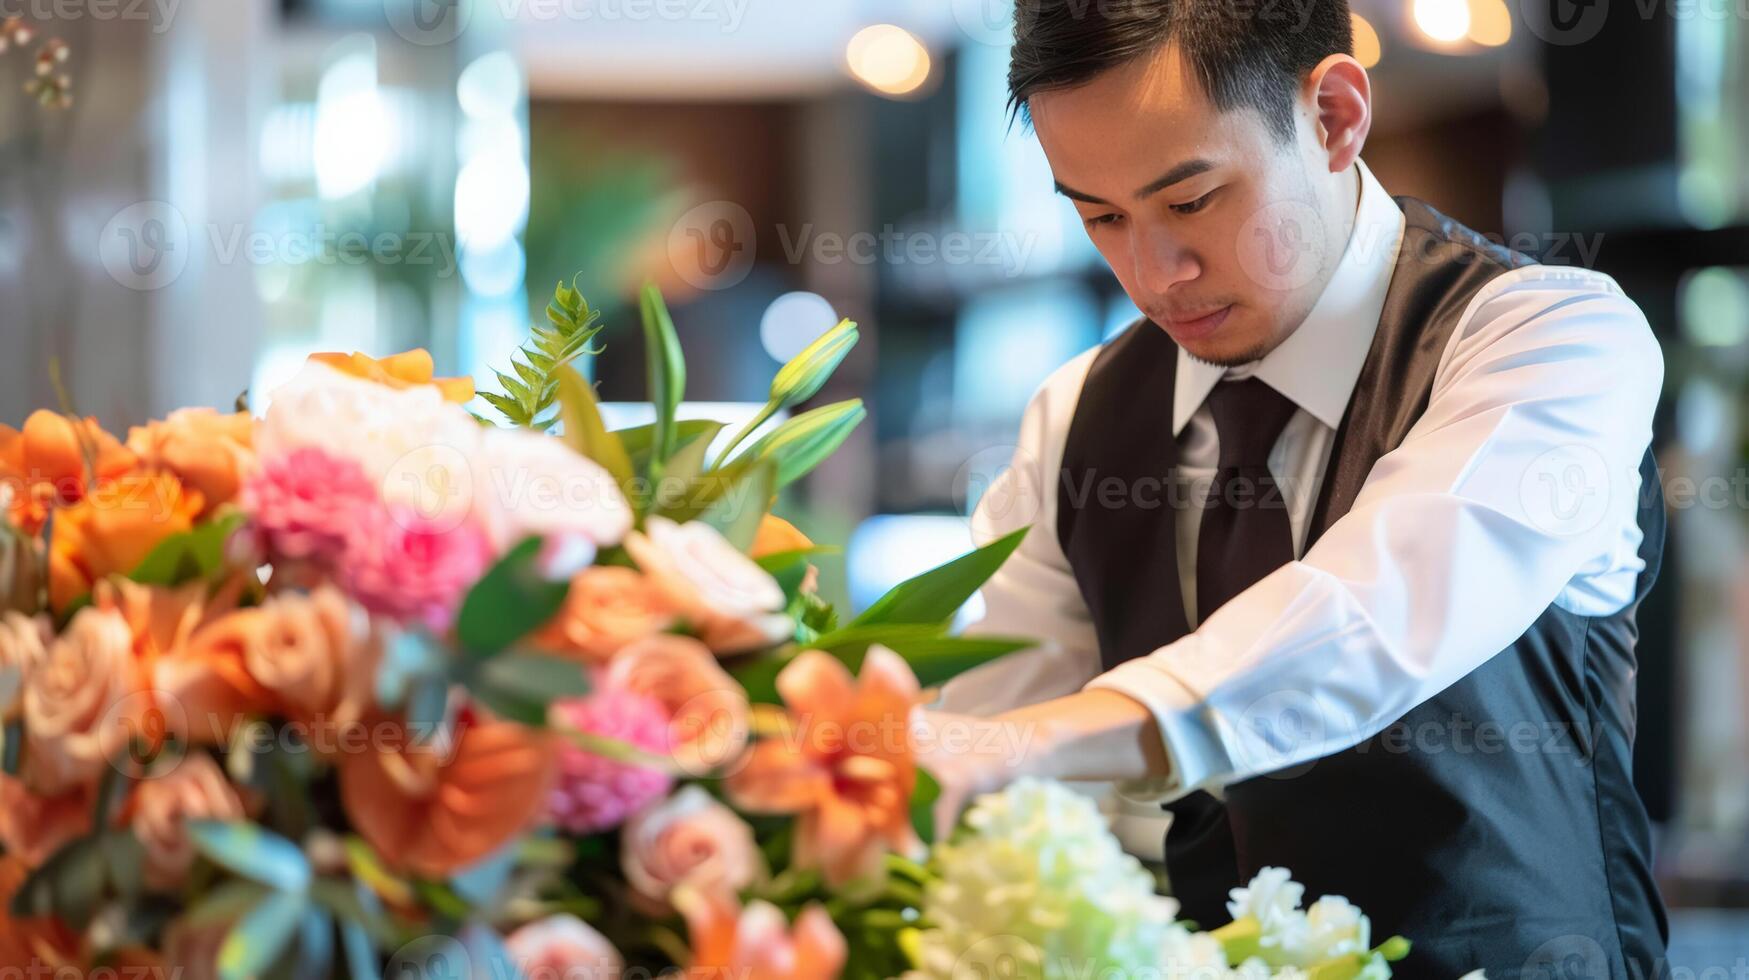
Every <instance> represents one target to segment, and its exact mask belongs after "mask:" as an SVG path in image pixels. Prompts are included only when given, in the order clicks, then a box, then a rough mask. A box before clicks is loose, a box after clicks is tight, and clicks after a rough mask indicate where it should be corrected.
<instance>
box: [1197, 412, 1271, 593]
mask: <svg viewBox="0 0 1749 980" xmlns="http://www.w3.org/2000/svg"><path fill="white" fill-rule="evenodd" d="M1208 407H1209V413H1210V414H1211V415H1213V416H1214V418H1215V435H1216V438H1217V439H1218V441H1219V442H1220V461H1219V462H1218V463H1217V464H1216V466H1217V469H1216V470H1215V478H1214V481H1213V482H1212V483H1211V484H1210V485H1209V493H1208V499H1207V500H1206V501H1205V502H1204V503H1203V508H1202V527H1201V530H1199V531H1198V532H1197V540H1196V619H1197V622H1198V623H1199V624H1200V623H1206V622H1208V618H1209V616H1210V615H1211V614H1212V613H1214V611H1215V610H1216V609H1219V608H1221V607H1222V606H1224V605H1226V603H1227V600H1229V599H1231V598H1233V597H1234V596H1236V595H1238V594H1239V593H1241V592H1243V591H1245V590H1246V589H1248V588H1250V587H1251V586H1252V584H1254V583H1255V582H1257V580H1258V579H1261V578H1263V577H1264V576H1265V575H1268V574H1269V573H1270V572H1273V571H1275V570H1276V569H1277V568H1280V567H1281V566H1283V565H1285V564H1287V563H1288V562H1290V561H1293V559H1294V536H1293V526H1292V524H1291V523H1290V522H1289V521H1288V516H1287V502H1286V500H1284V499H1283V497H1282V494H1281V487H1280V486H1279V485H1277V484H1276V482H1275V477H1274V476H1272V475H1270V472H1269V451H1270V450H1271V449H1273V448H1275V441H1276V440H1277V439H1279V438H1280V437H1281V430H1282V429H1285V428H1287V423H1288V419H1291V418H1293V414H1294V403H1293V402H1291V401H1289V400H1288V399H1287V396H1285V395H1283V394H1281V393H1280V392H1278V391H1276V390H1275V389H1274V388H1271V387H1270V386H1269V385H1267V384H1264V383H1263V382H1262V381H1259V380H1257V379H1256V378H1247V379H1246V380H1244V381H1223V382H1221V383H1220V384H1217V385H1215V390H1214V391H1212V392H1210V393H1209V397H1208Z"/></svg>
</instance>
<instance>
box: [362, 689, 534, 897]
mask: <svg viewBox="0 0 1749 980" xmlns="http://www.w3.org/2000/svg"><path fill="white" fill-rule="evenodd" d="M456 725H457V729H458V730H457V732H456V733H455V735H454V736H453V742H452V743H451V744H449V745H444V744H442V743H441V742H439V741H437V740H435V739H429V738H427V739H420V738H419V737H418V736H417V735H416V734H415V733H413V732H410V731H408V730H407V729H405V727H404V726H401V725H400V724H398V723H394V722H384V723H383V724H381V725H377V726H374V727H373V731H375V732H378V733H386V734H384V735H383V738H386V739H393V740H394V742H395V744H382V740H381V739H379V740H378V743H377V744H372V745H367V746H364V747H362V748H361V749H358V750H356V751H348V752H344V753H343V754H342V755H341V756H340V803H341V806H342V807H343V808H344V809H345V811H346V815H347V817H349V818H350V819H351V821H352V824H353V826H354V827H355V828H357V830H358V832H359V834H360V835H361V836H363V837H364V839H365V840H366V841H367V842H369V844H370V846H371V847H373V848H375V849H376V851H377V853H378V854H380V855H382V857H383V860H384V861H386V862H388V864H389V865H390V866H391V867H395V868H400V869H405V870H408V871H412V872H414V873H416V874H422V875H426V876H428V877H432V878H442V877H445V876H447V875H449V874H450V873H452V872H454V871H455V870H456V869H458V868H462V867H465V866H467V865H469V864H472V863H474V862H475V861H478V860H480V859H481V858H483V857H485V856H486V855H488V854H490V853H492V852H493V851H495V850H497V849H498V848H499V847H502V846H503V845H504V843H505V842H506V841H508V840H510V839H511V838H512V837H515V836H516V835H517V834H519V833H521V832H522V831H523V830H524V829H525V828H527V827H528V825H529V824H531V823H532V822H533V821H534V820H535V819H536V818H537V817H538V816H539V815H540V810H541V803H542V802H543V801H544V800H545V799H546V794H547V789H548V787H550V786H551V785H552V781H553V773H554V771H555V765H556V759H557V752H556V748H557V746H556V744H555V742H554V741H553V738H552V736H551V735H549V734H548V733H546V732H540V731H535V730H532V729H529V728H525V727H523V726H521V725H517V724H512V723H510V722H502V721H496V720H492V719H468V718H465V717H464V718H463V719H460V720H458V721H457V722H456ZM446 750H447V751H446Z"/></svg>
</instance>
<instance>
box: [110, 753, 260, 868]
mask: <svg viewBox="0 0 1749 980" xmlns="http://www.w3.org/2000/svg"><path fill="white" fill-rule="evenodd" d="M243 816H244V814H243V801H242V800H241V799H240V798H239V797H238V796H237V791H236V790H235V789H233V788H232V787H231V783H230V781H229V780H227V779H226V778H225V774H224V773H223V772H222V771H220V769H219V766H218V763H216V762H214V761H213V760H212V757H211V756H209V755H207V754H206V753H204V752H196V753H193V754H191V755H189V756H188V757H186V758H184V759H183V760H181V762H180V763H179V764H178V765H177V766H176V767H175V768H174V769H172V770H171V771H169V772H168V773H166V774H164V775H162V776H156V777H153V778H149V779H146V780H144V781H142V782H141V783H140V785H139V789H138V790H137V791H136V792H135V793H134V818H133V832H134V836H135V837H138V838H139V840H140V843H141V844H142V845H144V850H145V865H144V871H145V882H146V887H147V888H151V889H153V890H155V891H173V890H175V889H177V888H179V887H181V885H182V882H183V880H184V879H185V878H187V877H188V869H189V868H190V867H192V866H193V864H194V857H195V848H194V841H192V840H190V839H189V836H188V821H190V820H241V819H242V818H243Z"/></svg>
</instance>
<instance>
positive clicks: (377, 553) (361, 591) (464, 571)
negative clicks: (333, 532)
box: [339, 503, 492, 633]
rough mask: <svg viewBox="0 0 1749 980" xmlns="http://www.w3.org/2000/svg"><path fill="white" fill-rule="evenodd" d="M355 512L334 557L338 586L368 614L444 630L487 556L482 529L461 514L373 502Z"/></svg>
mask: <svg viewBox="0 0 1749 980" xmlns="http://www.w3.org/2000/svg"><path fill="white" fill-rule="evenodd" d="M355 516H356V518H357V520H356V521H355V522H354V523H353V525H352V527H351V528H350V530H349V532H348V534H347V536H346V551H345V554H344V555H343V556H342V557H341V560H340V561H341V567H340V569H339V571H340V575H341V578H342V580H343V584H344V585H345V587H346V590H347V591H348V592H350V593H352V595H353V597H354V598H356V599H357V600H358V601H359V603H360V604H362V605H363V606H364V607H365V608H366V609H369V610H370V611H371V612H374V613H381V614H383V615H385V616H388V617H390V618H392V619H397V620H400V621H402V622H420V623H423V624H425V625H426V626H427V627H428V628H430V629H432V630H434V631H436V632H440V633H441V632H444V631H446V630H448V629H449V627H450V624H451V623H453V622H454V621H455V614H456V608H457V607H458V606H460V605H461V601H462V598H463V596H465V595H466V594H467V591H468V589H469V588H471V587H472V586H473V584H474V583H475V582H476V581H478V580H479V578H480V576H481V575H482V574H484V573H485V571H486V566H487V565H488V564H489V563H490V562H491V560H492V546H491V544H490V542H488V541H487V540H486V535H485V532H483V531H481V530H480V529H479V528H478V527H476V526H475V525H473V524H472V523H470V522H468V521H465V520H463V521H458V520H455V519H454V518H450V517H444V518H437V519H433V518H428V517H424V516H422V515H420V514H419V513H418V512H417V511H414V510H412V509H411V508H407V507H389V506H386V505H384V504H381V503H378V504H377V505H376V506H373V507H364V508H360V509H359V510H358V511H357V512H356V515H355Z"/></svg>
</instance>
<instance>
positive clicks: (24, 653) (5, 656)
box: [0, 612, 53, 724]
mask: <svg viewBox="0 0 1749 980" xmlns="http://www.w3.org/2000/svg"><path fill="white" fill-rule="evenodd" d="M52 638H53V636H52V633H51V632H50V629H49V621H48V619H47V618H46V617H43V616H26V615H24V614H23V613H17V612H4V613H0V724H4V723H6V722H9V721H11V720H12V719H13V718H16V717H17V716H18V712H19V709H20V706H21V703H22V701H23V693H24V679H25V678H26V677H29V676H30V675H31V673H32V672H33V671H35V670H36V667H37V665H38V664H40V663H42V662H43V660H45V659H46V658H47V657H48V649H49V642H50V640H51V639H52Z"/></svg>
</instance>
